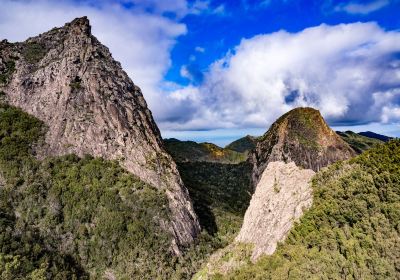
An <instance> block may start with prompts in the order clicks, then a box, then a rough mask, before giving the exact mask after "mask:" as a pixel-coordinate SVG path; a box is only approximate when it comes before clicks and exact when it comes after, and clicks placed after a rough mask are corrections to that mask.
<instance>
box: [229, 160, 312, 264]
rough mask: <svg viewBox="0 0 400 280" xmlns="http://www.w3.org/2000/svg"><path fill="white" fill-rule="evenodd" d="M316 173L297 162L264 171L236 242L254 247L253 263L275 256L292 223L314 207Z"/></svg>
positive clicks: (269, 167) (271, 167)
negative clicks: (312, 184) (313, 194)
mask: <svg viewBox="0 0 400 280" xmlns="http://www.w3.org/2000/svg"><path fill="white" fill-rule="evenodd" d="M314 174H315V172H314V171H313V170H311V169H302V168H299V167H297V166H296V164H295V163H294V162H290V163H284V162H270V163H269V164H268V166H267V168H266V169H265V170H264V172H263V174H262V176H261V179H260V181H259V183H258V185H257V188H256V191H255V193H254V194H253V197H252V199H251V201H250V206H249V208H248V209H247V211H246V214H245V216H244V221H243V226H242V228H241V230H240V233H239V235H238V236H237V238H236V241H237V242H244V243H251V244H254V249H253V253H252V257H251V258H252V260H255V259H257V258H258V257H259V256H260V255H262V254H268V255H270V254H272V253H273V252H274V251H275V249H276V246H277V244H278V242H281V241H283V240H284V239H285V237H286V236H287V234H288V233H289V231H290V229H291V228H292V226H293V223H294V222H295V221H296V220H298V219H299V218H300V217H301V216H302V214H303V212H304V211H305V210H306V209H308V208H309V207H310V206H311V204H312V188H311V182H310V181H311V178H312V176H313V175H314Z"/></svg>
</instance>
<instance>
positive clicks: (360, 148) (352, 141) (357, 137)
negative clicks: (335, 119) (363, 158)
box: [336, 131, 389, 154]
mask: <svg viewBox="0 0 400 280" xmlns="http://www.w3.org/2000/svg"><path fill="white" fill-rule="evenodd" d="M336 133H337V134H338V135H339V136H340V137H342V139H343V140H344V141H345V142H347V144H349V145H350V147H352V148H353V149H354V150H355V151H356V152H357V153H358V154H361V153H362V152H364V151H366V150H368V149H371V148H373V147H374V146H376V145H378V144H382V143H383V141H381V140H379V139H377V138H373V137H369V136H365V135H361V134H360V133H355V132H353V131H345V132H342V131H336ZM385 137H387V136H383V135H382V138H385ZM387 138H388V139H389V137H387Z"/></svg>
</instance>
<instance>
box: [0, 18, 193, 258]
mask: <svg viewBox="0 0 400 280" xmlns="http://www.w3.org/2000/svg"><path fill="white" fill-rule="evenodd" d="M0 73H1V75H2V76H1V77H2V78H1V79H0V91H1V92H2V93H3V99H4V100H6V101H7V102H8V103H9V104H11V105H13V106H16V107H18V108H21V109H22V110H23V111H25V112H27V113H29V114H31V115H33V116H35V117H36V118H37V119H39V120H41V121H42V122H43V123H44V124H45V125H46V126H47V131H46V134H45V135H44V141H43V143H42V145H40V146H38V147H36V149H35V152H36V153H37V155H38V157H39V158H46V157H48V156H61V155H68V154H75V155H77V156H79V157H84V156H85V155H91V156H93V157H102V158H104V159H107V160H117V161H118V162H119V163H120V164H121V166H122V167H123V168H125V169H126V170H127V171H129V172H130V173H132V174H134V175H135V176H136V177H138V178H140V179H141V180H142V181H144V182H146V183H147V184H149V185H151V186H153V187H155V188H156V189H157V190H159V191H161V192H165V194H166V196H167V198H168V204H169V216H170V218H171V219H169V220H168V221H167V220H166V221H165V222H164V223H163V225H164V227H165V230H167V231H169V232H170V233H171V234H172V235H173V239H172V243H171V245H172V248H173V249H174V251H175V253H176V254H179V253H180V250H181V248H180V247H184V246H186V245H189V244H191V243H192V242H193V241H194V240H195V238H196V237H197V235H198V234H199V232H200V226H199V223H198V220H197V217H196V215H195V213H194V211H193V206H192V204H191V201H190V199H189V196H188V192H187V189H186V188H185V187H184V185H183V183H182V181H181V178H180V177H179V173H178V171H177V168H176V165H175V163H174V161H173V160H172V158H171V157H170V155H169V154H168V153H166V151H165V150H164V146H163V142H162V138H161V135H160V131H159V129H158V127H157V125H156V123H155V122H154V119H153V116H152V113H151V112H150V110H149V109H148V107H147V104H146V101H145V100H144V98H143V95H142V93H141V90H140V88H139V87H138V86H136V85H135V84H134V83H133V82H132V80H131V79H130V78H129V77H128V75H127V74H126V72H125V71H124V70H123V69H122V68H121V65H120V63H119V62H117V61H115V60H114V59H113V57H112V55H111V53H110V51H109V49H108V48H107V47H106V46H104V45H102V44H101V43H100V42H99V41H98V40H97V38H96V37H94V36H93V35H92V33H91V26H90V23H89V20H88V19H87V18H86V17H82V18H77V19H75V20H73V21H72V22H70V23H67V24H65V25H64V26H63V27H60V28H53V29H52V30H50V31H48V32H46V33H43V34H41V35H39V36H36V37H32V38H29V39H27V40H26V41H24V42H20V43H9V42H7V41H6V40H3V41H1V42H0Z"/></svg>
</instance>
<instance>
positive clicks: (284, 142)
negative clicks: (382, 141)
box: [253, 107, 355, 183]
mask: <svg viewBox="0 0 400 280" xmlns="http://www.w3.org/2000/svg"><path fill="white" fill-rule="evenodd" d="M354 155H355V152H354V151H353V150H352V149H351V148H350V146H349V145H348V144H347V143H345V142H344V141H343V140H342V139H341V138H340V137H339V136H338V135H337V134H336V133H335V132H334V131H333V130H332V129H331V128H330V127H329V126H328V124H327V123H326V122H325V120H324V118H323V117H322V115H321V113H320V112H319V111H318V110H316V109H314V108H310V107H300V108H295V109H293V110H291V111H289V112H287V113H286V114H284V115H282V116H281V117H280V118H279V119H278V120H276V121H275V122H274V123H273V124H272V126H271V127H270V129H269V130H268V131H267V132H266V133H265V134H264V135H263V136H262V137H260V140H259V141H258V143H257V146H256V149H255V152H254V153H253V164H254V174H253V179H254V180H255V183H257V182H258V180H259V177H260V175H261V174H262V172H263V171H264V169H265V168H266V167H267V165H268V163H269V162H273V161H283V162H292V161H293V162H294V163H295V164H296V165H297V166H299V167H302V168H305V169H312V170H314V171H318V170H319V169H321V168H322V167H324V166H327V165H329V164H331V163H333V162H335V161H338V160H344V159H348V158H350V157H352V156H354Z"/></svg>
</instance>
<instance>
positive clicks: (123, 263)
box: [0, 105, 219, 279]
mask: <svg viewBox="0 0 400 280" xmlns="http://www.w3.org/2000/svg"><path fill="white" fill-rule="evenodd" d="M42 136H43V128H42V124H41V122H40V121H38V120H37V119H35V118H33V117H31V116H30V115H28V114H26V113H24V112H22V111H20V110H19V109H16V108H14V107H10V106H7V105H1V106H0V170H1V178H0V248H1V251H0V278H1V279H86V278H93V279H99V278H101V277H102V276H107V277H112V276H115V277H116V278H117V279H132V278H133V279H186V278H189V277H190V275H191V274H192V273H193V272H194V270H195V269H196V268H197V267H198V265H200V263H201V261H202V259H203V258H204V257H205V256H207V255H208V254H209V253H210V252H211V251H212V250H214V246H215V247H218V246H219V244H218V243H216V244H214V239H212V238H211V237H210V236H208V235H207V234H204V235H203V236H202V237H201V238H200V239H199V243H200V244H198V246H193V247H192V248H188V249H187V251H185V252H183V255H182V256H181V257H175V256H174V255H172V254H171V253H170V245H171V237H170V235H169V233H168V231H166V230H164V229H163V228H162V226H160V222H161V221H162V220H165V219H168V215H169V210H168V207H167V201H166V197H165V195H164V193H163V192H162V191H159V190H157V189H155V188H154V187H151V186H149V185H147V184H145V183H143V182H142V181H140V180H139V179H138V178H136V177H135V176H133V175H132V174H129V173H127V172H125V171H124V170H123V169H122V168H121V167H119V165H118V163H116V162H110V161H105V160H103V159H100V158H92V157H89V156H87V157H85V158H83V159H81V158H78V157H76V156H74V155H67V156H63V157H57V158H48V159H45V160H43V161H38V160H36V159H35V158H34V157H33V156H32V146H33V144H34V143H37V142H38V141H39V140H40V139H41V137H42Z"/></svg>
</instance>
